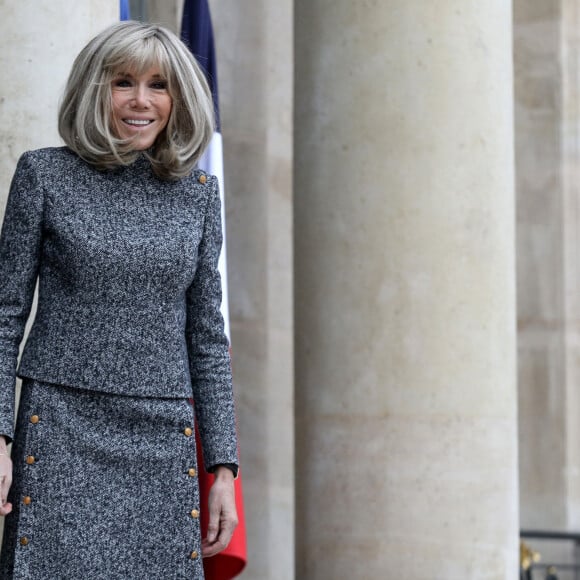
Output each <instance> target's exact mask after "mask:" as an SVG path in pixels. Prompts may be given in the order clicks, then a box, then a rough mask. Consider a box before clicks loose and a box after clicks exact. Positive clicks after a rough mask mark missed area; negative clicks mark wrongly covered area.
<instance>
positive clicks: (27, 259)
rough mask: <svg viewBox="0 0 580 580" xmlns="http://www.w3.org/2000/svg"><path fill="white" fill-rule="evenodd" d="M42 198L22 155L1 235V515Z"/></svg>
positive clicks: (29, 162)
mask: <svg viewBox="0 0 580 580" xmlns="http://www.w3.org/2000/svg"><path fill="white" fill-rule="evenodd" d="M43 205H44V194H43V190H42V188H41V187H40V185H39V184H38V182H37V180H36V178H35V171H34V160H33V159H32V156H31V154H30V153H25V154H24V155H22V157H21V158H20V160H19V161H18V165H17V167H16V172H15V173H14V177H13V178H12V183H11V186H10V191H9V193H8V200H7V203H6V207H5V211H4V219H3V222H2V230H1V233H0V515H6V514H7V513H9V512H10V511H11V506H10V504H7V503H6V496H7V493H8V488H9V487H10V484H11V481H12V463H11V461H10V457H9V456H8V453H7V451H6V444H7V443H9V442H10V441H11V440H12V437H13V434H14V395H15V387H16V365H17V361H18V350H19V348H20V343H21V342H22V338H23V336H24V329H25V327H26V321H27V319H28V315H29V314H30V309H31V306H32V300H33V297H34V288H35V285H36V278H37V276H38V266H39V262H40V251H41V242H42V219H43Z"/></svg>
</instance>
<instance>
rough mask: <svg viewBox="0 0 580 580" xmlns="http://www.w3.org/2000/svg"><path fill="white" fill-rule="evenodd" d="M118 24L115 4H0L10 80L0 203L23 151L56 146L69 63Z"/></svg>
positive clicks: (2, 126) (3, 69)
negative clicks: (106, 29)
mask: <svg viewBox="0 0 580 580" xmlns="http://www.w3.org/2000/svg"><path fill="white" fill-rule="evenodd" d="M118 19H119V6H118V2H116V1H115V0H105V1H96V0H91V1H83V2H77V1H75V0H57V1H47V0H42V1H37V2H2V3H1V4H0V43H1V46H2V49H1V50H0V75H2V78H4V79H9V81H7V82H4V83H2V86H0V149H1V151H2V154H1V155H0V191H1V194H0V199H2V200H5V199H6V194H7V187H8V183H9V181H10V178H11V176H12V172H13V170H14V166H15V163H16V160H17V158H18V157H19V156H20V154H21V153H22V152H23V151H25V150H27V149H33V148H37V147H44V146H50V145H58V144H60V139H59V137H58V132H57V122H56V116H57V108H58V103H59V99H60V96H61V94H62V90H63V89H64V85H65V82H66V79H67V76H68V73H69V71H70V67H71V65H72V62H73V59H74V57H75V56H76V54H77V53H78V52H79V50H80V49H81V48H82V47H83V46H84V44H86V42H87V41H88V40H90V38H91V37H92V36H94V34H96V33H97V32H99V31H100V30H101V29H102V28H104V27H105V26H107V25H108V24H111V23H112V22H115V21H117V20H118ZM2 208H4V203H2Z"/></svg>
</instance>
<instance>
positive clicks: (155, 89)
mask: <svg viewBox="0 0 580 580" xmlns="http://www.w3.org/2000/svg"><path fill="white" fill-rule="evenodd" d="M111 92H112V96H113V111H112V129H113V132H114V134H115V135H116V136H117V137H119V138H121V139H131V140H132V144H133V146H134V148H135V149H136V150H137V151H142V150H144V149H148V148H149V147H151V146H152V145H153V143H155V139H157V136H158V135H159V133H161V131H163V129H165V127H166V126H167V122H168V121H169V115H170V114H171V105H172V99H171V96H170V95H169V92H168V90H167V79H165V78H164V77H163V75H162V74H161V72H160V70H159V69H158V68H157V67H152V68H150V69H149V70H147V71H146V72H144V73H143V74H140V75H137V74H134V73H132V72H131V71H130V70H127V71H124V70H120V71H118V73H117V74H116V75H115V76H114V78H113V82H112V87H111Z"/></svg>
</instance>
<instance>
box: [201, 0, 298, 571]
mask: <svg viewBox="0 0 580 580" xmlns="http://www.w3.org/2000/svg"><path fill="white" fill-rule="evenodd" d="M292 5H293V3H292V1H291V0H276V1H275V2H272V1H271V0H250V1H244V2H240V1H239V0H215V1H211V2H210V7H211V10H212V18H213V23H214V30H215V41H216V50H217V59H218V80H219V89H220V109H221V122H222V133H223V141H224V170H225V193H226V227H227V240H228V276H229V280H228V282H229V299H230V322H231V331H232V361H233V371H234V388H235V393H236V399H237V410H238V421H239V433H240V446H241V449H240V455H241V465H242V473H243V483H244V498H245V509H246V525H247V539H248V567H247V569H246V571H245V572H244V573H243V574H242V576H241V578H247V579H249V580H271V579H274V578H275V579H276V580H294V578H295V576H294V409H293V397H294V390H293V387H294V375H293V342H292V337H293V334H292V332H293V319H292V73H293V55H292V41H293V36H292V21H293V17H292ZM297 578H300V576H297Z"/></svg>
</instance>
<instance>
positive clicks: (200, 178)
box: [197, 173, 207, 185]
mask: <svg viewBox="0 0 580 580" xmlns="http://www.w3.org/2000/svg"><path fill="white" fill-rule="evenodd" d="M197 180H198V181H199V182H200V183H201V184H202V185H205V182H206V181H207V176H205V175H204V174H203V173H202V174H201V175H200V176H199V177H198V178H197Z"/></svg>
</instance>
